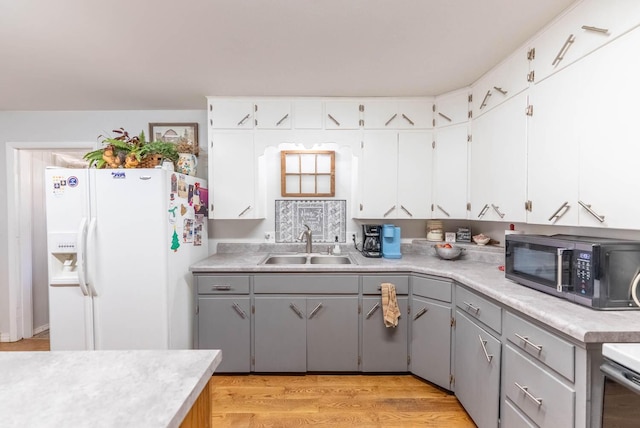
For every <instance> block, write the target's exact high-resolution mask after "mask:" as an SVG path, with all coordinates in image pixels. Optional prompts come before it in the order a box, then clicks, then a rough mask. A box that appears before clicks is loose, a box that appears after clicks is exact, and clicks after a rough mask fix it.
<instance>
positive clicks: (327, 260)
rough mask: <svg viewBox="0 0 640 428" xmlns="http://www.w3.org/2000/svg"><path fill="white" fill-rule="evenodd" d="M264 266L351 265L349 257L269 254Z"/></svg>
mask: <svg viewBox="0 0 640 428" xmlns="http://www.w3.org/2000/svg"><path fill="white" fill-rule="evenodd" d="M260 264H263V265H306V264H311V265H317V264H323V265H350V264H353V262H352V261H351V258H350V257H349V256H332V255H327V254H317V253H316V254H269V255H268V256H267V258H266V259H264V261H262V262H261V263H260Z"/></svg>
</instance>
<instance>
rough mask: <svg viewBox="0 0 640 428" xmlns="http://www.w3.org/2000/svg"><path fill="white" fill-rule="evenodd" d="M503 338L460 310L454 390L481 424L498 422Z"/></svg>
mask: <svg viewBox="0 0 640 428" xmlns="http://www.w3.org/2000/svg"><path fill="white" fill-rule="evenodd" d="M500 358H501V345H500V341H499V340H498V339H496V338H495V337H493V336H491V335H490V334H489V333H487V332H486V331H485V330H484V329H483V328H481V327H479V326H478V325H476V324H475V323H473V322H472V321H471V320H470V319H469V318H467V317H466V316H465V315H464V314H463V313H462V312H460V311H456V331H455V358H454V360H455V361H454V372H453V373H454V376H455V383H454V391H455V394H456V397H457V398H458V400H459V401H460V403H461V404H462V406H463V407H464V408H465V410H466V411H467V413H469V416H471V418H472V419H473V421H474V422H475V423H476V425H478V426H479V427H497V426H498V406H499V402H500Z"/></svg>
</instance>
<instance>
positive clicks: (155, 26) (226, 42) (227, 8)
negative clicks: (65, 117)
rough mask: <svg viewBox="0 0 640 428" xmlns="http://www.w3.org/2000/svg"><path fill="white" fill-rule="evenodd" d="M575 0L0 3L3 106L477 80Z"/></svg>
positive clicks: (427, 90)
mask: <svg viewBox="0 0 640 428" xmlns="http://www.w3.org/2000/svg"><path fill="white" fill-rule="evenodd" d="M573 1H574V0H182V1H176V0H55V1H51V0H0V110H111V109H118V110H119V109H201V108H204V106H205V98H204V97H205V96H207V95H286V96H419V95H437V94H442V93H445V92H448V91H450V90H454V89H457V88H461V87H463V86H466V85H469V84H471V83H472V82H473V81H475V80H476V79H477V78H479V77H480V76H481V75H482V74H484V73H485V72H486V71H487V70H489V69H490V68H491V67H493V66H494V65H496V64H497V63H498V62H499V61H500V60H501V59H502V58H504V57H505V56H507V55H508V54H510V53H511V52H513V51H514V50H515V49H516V48H517V47H519V46H521V45H522V44H523V43H524V42H525V41H526V40H527V39H528V38H529V37H531V36H532V35H534V34H535V33H536V32H537V31H538V30H539V29H540V28H542V27H543V26H544V25H545V24H546V23H548V22H549V21H550V20H552V19H553V18H554V17H555V16H556V15H558V14H559V13H560V12H561V11H562V10H564V9H565V8H566V7H568V6H569V5H570V4H571V3H573Z"/></svg>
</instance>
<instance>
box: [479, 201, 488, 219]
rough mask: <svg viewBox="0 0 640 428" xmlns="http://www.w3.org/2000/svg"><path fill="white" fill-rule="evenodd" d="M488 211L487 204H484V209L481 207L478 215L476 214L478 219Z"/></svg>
mask: <svg viewBox="0 0 640 428" xmlns="http://www.w3.org/2000/svg"><path fill="white" fill-rule="evenodd" d="M488 209H489V204H484V207H482V210H481V211H480V214H478V218H482V217H484V215H485V214H486V212H487V210H488Z"/></svg>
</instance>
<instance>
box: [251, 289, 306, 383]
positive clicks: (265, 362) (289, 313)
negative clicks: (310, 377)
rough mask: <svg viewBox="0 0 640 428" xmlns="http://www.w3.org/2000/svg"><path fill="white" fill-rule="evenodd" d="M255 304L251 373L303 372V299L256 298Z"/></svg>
mask: <svg viewBox="0 0 640 428" xmlns="http://www.w3.org/2000/svg"><path fill="white" fill-rule="evenodd" d="M254 305H255V314H254V316H253V318H254V332H255V333H254V357H255V364H254V370H255V371H256V372H305V371H306V370H307V340H306V337H307V328H306V325H307V323H306V314H305V312H306V310H305V309H306V301H305V298H303V297H291V296H278V297H256V298H255V299H254Z"/></svg>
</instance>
